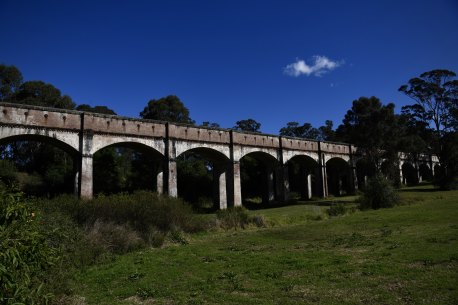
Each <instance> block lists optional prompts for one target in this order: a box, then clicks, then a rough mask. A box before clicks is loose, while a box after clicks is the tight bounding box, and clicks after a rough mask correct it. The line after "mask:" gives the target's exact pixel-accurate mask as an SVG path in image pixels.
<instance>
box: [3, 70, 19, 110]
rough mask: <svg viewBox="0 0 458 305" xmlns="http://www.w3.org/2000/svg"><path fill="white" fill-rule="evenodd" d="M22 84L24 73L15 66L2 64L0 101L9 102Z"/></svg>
mask: <svg viewBox="0 0 458 305" xmlns="http://www.w3.org/2000/svg"><path fill="white" fill-rule="evenodd" d="M21 84H22V73H21V71H19V69H18V68H16V67H15V66H6V65H2V64H0V101H1V102H8V101H9V100H10V99H11V97H12V96H13V95H14V94H15V93H16V91H17V90H18V89H19V86H20V85H21Z"/></svg>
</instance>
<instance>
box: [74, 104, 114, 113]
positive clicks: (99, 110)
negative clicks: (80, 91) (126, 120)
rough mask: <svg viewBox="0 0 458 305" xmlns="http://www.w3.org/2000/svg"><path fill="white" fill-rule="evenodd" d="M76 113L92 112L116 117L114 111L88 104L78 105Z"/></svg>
mask: <svg viewBox="0 0 458 305" xmlns="http://www.w3.org/2000/svg"><path fill="white" fill-rule="evenodd" d="M76 110H78V111H85V112H94V113H102V114H109V115H116V112H114V110H112V109H110V108H108V107H107V106H94V107H92V106H91V105H88V104H80V105H78V106H77V107H76Z"/></svg>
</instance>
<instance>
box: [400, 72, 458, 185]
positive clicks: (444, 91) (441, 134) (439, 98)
mask: <svg viewBox="0 0 458 305" xmlns="http://www.w3.org/2000/svg"><path fill="white" fill-rule="evenodd" d="M455 78H456V73H455V72H453V71H449V70H441V69H437V70H432V71H428V72H425V73H422V74H421V75H420V76H419V77H415V78H412V79H410V80H409V82H408V83H407V84H406V85H403V86H401V87H400V88H399V91H401V92H403V93H404V94H406V95H407V96H409V97H410V98H412V99H413V100H414V101H415V104H414V105H408V106H406V107H404V108H405V112H406V113H407V114H408V115H409V119H410V121H411V125H413V126H420V128H417V131H418V129H420V131H421V132H418V134H419V135H420V137H421V138H422V140H423V141H425V142H426V143H427V145H428V147H429V148H430V149H431V151H432V152H433V153H435V154H436V155H437V156H438V157H439V161H440V163H441V168H442V169H441V170H440V171H439V172H438V174H439V175H438V177H437V178H438V179H436V182H438V184H439V185H440V186H441V187H442V188H444V189H450V188H454V187H455V185H456V182H455V181H456V180H457V179H458V157H457V155H456V148H457V144H456V143H458V141H457V136H456V134H457V132H458V129H457V127H458V115H457V114H458V94H457V92H458V80H457V79H455ZM430 126H432V127H433V128H431V127H430Z"/></svg>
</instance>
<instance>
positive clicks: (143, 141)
mask: <svg viewBox="0 0 458 305" xmlns="http://www.w3.org/2000/svg"><path fill="white" fill-rule="evenodd" d="M20 139H23V140H33V139H35V140H40V141H45V142H46V141H48V142H52V143H54V144H55V145H57V146H59V147H61V148H62V149H64V150H65V151H67V152H69V153H70V154H71V155H72V156H74V158H75V160H77V162H76V165H77V166H76V169H75V186H76V189H77V192H78V194H79V196H80V197H82V198H92V196H93V155H94V154H95V153H96V152H97V151H99V150H101V149H103V148H105V147H108V146H110V145H120V144H122V145H133V146H137V147H143V148H145V150H146V151H148V152H150V153H151V154H154V155H155V156H156V157H157V158H158V160H159V162H160V163H161V164H162V166H158V167H157V169H155V170H156V173H155V175H156V177H157V179H156V180H157V189H156V191H157V192H158V193H161V194H168V195H169V196H173V197H176V196H177V195H178V191H177V165H176V160H177V158H178V157H179V156H180V155H182V154H185V153H187V152H190V151H195V152H199V153H201V154H204V155H207V156H208V157H209V158H210V159H212V160H214V164H215V170H214V177H215V179H214V183H216V189H217V190H218V191H217V196H216V197H217V204H218V206H219V208H226V207H227V206H240V205H241V204H242V195H241V179H240V161H241V159H242V158H244V157H245V156H248V155H253V156H258V157H259V158H260V159H261V160H265V161H266V162H265V164H266V169H265V174H266V176H267V177H266V181H267V186H266V189H267V195H266V196H267V198H268V200H278V201H285V200H287V199H288V194H289V190H290V186H289V176H290V175H289V173H288V169H289V167H290V166H291V164H292V163H295V164H296V166H297V167H298V168H300V171H299V173H300V175H301V178H300V181H301V182H300V185H299V186H298V188H299V189H300V191H301V193H303V196H305V197H308V198H310V197H311V196H312V194H315V195H317V196H321V197H326V196H328V195H329V194H330V193H333V194H339V193H340V192H341V191H343V190H348V191H354V190H356V189H357V188H358V181H361V179H359V177H358V173H357V162H358V160H359V159H360V158H361V156H360V155H359V154H358V153H357V149H356V147H355V146H353V145H351V144H343V143H333V142H322V141H313V140H306V139H299V138H290V137H282V136H275V135H268V134H261V133H245V132H238V131H234V130H228V129H217V128H206V127H197V126H190V125H180V124H175V123H169V122H161V121H151V120H140V119H134V118H127V117H120V116H112V115H103V114H96V113H87V112H80V111H72V110H61V109H52V108H42V107H34V106H28V105H18V104H5V103H0V141H1V142H7V141H14V140H20ZM400 158H401V160H400V173H401V181H403V182H407V181H408V179H417V181H421V179H422V176H424V177H426V176H431V175H433V173H434V167H435V165H437V164H438V160H437V158H436V157H434V156H430V155H422V156H421V158H419V159H418V160H416V161H415V162H409V161H408V158H407V156H405V155H403V154H400ZM407 167H408V168H409V169H407ZM411 176H413V178H412V177H411Z"/></svg>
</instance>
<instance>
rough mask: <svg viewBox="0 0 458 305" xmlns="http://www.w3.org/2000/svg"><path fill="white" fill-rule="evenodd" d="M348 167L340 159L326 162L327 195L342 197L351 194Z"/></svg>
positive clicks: (349, 169)
mask: <svg viewBox="0 0 458 305" xmlns="http://www.w3.org/2000/svg"><path fill="white" fill-rule="evenodd" d="M350 171H351V168H350V165H349V164H348V163H347V162H346V161H345V160H343V159H341V158H332V159H330V160H329V161H328V162H326V176H327V180H326V181H327V185H328V194H330V195H334V196H343V195H348V194H351V193H353V186H352V183H351V172H350Z"/></svg>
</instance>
